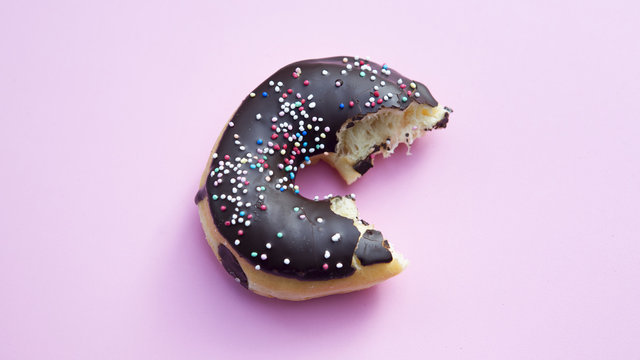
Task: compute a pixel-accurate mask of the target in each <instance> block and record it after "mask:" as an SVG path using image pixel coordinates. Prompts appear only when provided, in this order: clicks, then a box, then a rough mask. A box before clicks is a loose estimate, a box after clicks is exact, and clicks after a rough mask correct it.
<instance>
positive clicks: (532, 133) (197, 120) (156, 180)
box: [0, 1, 640, 359]
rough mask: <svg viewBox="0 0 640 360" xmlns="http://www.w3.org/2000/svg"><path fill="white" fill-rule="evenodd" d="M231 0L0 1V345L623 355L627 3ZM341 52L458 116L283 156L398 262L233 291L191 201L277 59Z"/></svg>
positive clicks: (628, 252) (634, 90) (636, 335)
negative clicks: (362, 158)
mask: <svg viewBox="0 0 640 360" xmlns="http://www.w3.org/2000/svg"><path fill="white" fill-rule="evenodd" d="M238 3H240V2H238ZM242 3H243V4H242V5H232V4H231V3H230V2H228V3H225V4H216V2H214V1H175V2H171V1H137V2H131V1H96V2H94V3H93V4H89V3H88V2H86V1H51V2H49V4H46V3H45V2H42V3H39V4H38V3H36V2H31V1H14V2H9V1H3V2H2V3H0V49H2V55H1V56H0V121H1V124H2V129H1V130H0V164H1V169H2V175H1V177H0V184H1V186H2V192H1V194H2V195H0V198H1V199H0V225H1V226H0V241H1V242H0V291H1V292H0V294H1V295H0V358H2V359H27V358H40V359H102V358H104V359H114V358H128V359H163V358H167V359H170V358H186V359H196V358H202V359H233V358H238V359H248V358H250V357H251V356H259V357H264V358H272V359H288V358H297V359H328V358H345V357H346V356H357V358H374V359H375V358H390V357H389V355H396V357H395V358H401V359H408V358H418V357H420V358H426V359H640V344H639V343H638V340H639V339H640V306H639V305H638V304H640V236H639V235H640V231H639V229H638V223H639V221H638V220H639V216H638V215H639V214H640V186H639V184H640V166H639V160H638V159H639V156H640V146H639V145H638V134H639V131H640V125H639V123H640V120H639V119H638V114H639V113H640V105H639V104H640V96H639V95H640V85H639V84H640V81H639V80H640V71H639V68H640V66H639V64H640V50H639V48H638V35H639V33H640V29H639V28H638V26H637V25H636V24H637V21H638V12H639V11H640V8H638V6H637V5H635V4H634V3H633V2H631V1H626V2H623V1H606V2H604V1H600V2H597V1H564V2H556V1H516V2H511V1H502V2H487V1H470V2H466V3H457V4H454V3H452V2H449V1H441V2H433V3H429V4H427V2H421V3H419V4H413V5H412V4H411V3H409V2H397V3H396V4H397V5H394V3H393V2H391V1H387V2H373V1H365V2H356V3H352V4H351V3H348V2H346V1H337V2H320V3H321V5H313V6H312V5H306V4H304V3H303V2H294V3H286V2H277V3H274V4H273V5H268V4H267V3H268V2H267V1H261V2H256V3H254V4H252V5H248V4H247V3H246V2H242ZM348 54H350V55H361V56H367V55H368V56H371V59H372V60H375V61H379V62H383V61H384V62H387V63H389V64H390V65H391V66H392V67H394V68H396V69H398V70H399V71H400V72H402V73H405V74H407V75H409V76H411V77H414V78H416V79H419V80H422V81H423V82H425V83H426V84H427V85H428V86H429V87H430V88H431V90H432V92H433V94H434V95H435V97H436V98H437V99H438V100H439V101H440V102H442V103H444V104H447V105H449V106H451V107H452V108H453V109H454V110H455V113H454V114H453V116H452V121H451V122H450V126H449V127H448V128H447V129H446V130H442V131H437V132H433V133H430V134H428V136H427V137H425V138H423V139H421V140H420V141H418V142H417V143H416V145H415V146H414V147H413V148H412V153H413V155H412V156H409V157H407V156H405V155H404V149H401V151H399V153H398V154H397V155H396V156H394V157H392V158H390V159H387V160H384V161H379V162H377V163H376V167H375V168H374V169H373V170H372V171H371V172H370V173H368V174H367V175H366V176H365V177H364V178H363V179H361V181H359V182H358V183H356V184H354V186H351V187H347V186H345V185H343V184H342V183H341V182H340V181H339V179H338V178H337V175H336V174H335V173H334V172H333V171H332V170H330V169H329V168H328V167H327V166H324V165H319V166H317V167H315V168H313V169H308V170H307V171H306V172H305V173H304V174H302V175H301V180H300V184H302V188H303V193H304V194H306V195H308V196H313V195H316V194H318V195H324V194H327V193H329V192H332V193H334V194H345V193H350V192H355V193H357V194H358V204H359V208H360V211H361V213H362V214H363V216H364V218H365V219H367V220H369V221H370V222H372V223H374V224H375V225H376V226H377V227H378V228H379V229H381V230H382V231H383V233H384V234H385V235H386V236H387V237H388V238H389V239H390V240H391V241H392V242H393V243H394V244H395V246H396V248H398V249H399V250H401V251H402V252H403V253H405V254H407V256H408V257H409V258H410V259H411V260H412V262H411V264H410V267H409V268H408V269H407V270H406V272H404V273H403V274H401V275H400V276H398V277H397V278H394V279H392V280H390V281H388V282H386V283H384V284H381V285H379V286H376V287H375V288H372V289H370V290H367V291H362V292H359V293H355V294H349V295H341V296H333V297H329V298H323V299H319V300H313V301H309V302H304V303H290V302H283V301H278V300H273V299H266V298H262V297H259V296H256V295H253V294H250V293H248V292H246V291H245V290H243V289H242V288H241V287H239V286H237V285H236V284H235V283H234V282H233V281H232V280H231V279H230V278H229V276H228V275H227V274H226V273H225V272H224V271H223V269H222V267H221V266H220V265H219V263H218V262H217V261H216V260H215V258H214V256H213V254H212V252H211V251H210V250H209V248H208V246H207V244H206V242H205V240H204V235H203V232H202V230H201V228H200V224H199V221H198V216H197V211H196V207H195V205H194V204H193V196H194V194H195V192H196V190H197V188H198V181H199V178H200V174H201V172H202V170H203V167H204V165H205V162H206V159H207V156H208V153H209V150H210V147H211V146H212V145H213V143H214V141H215V139H216V137H217V135H218V133H219V131H220V130H221V129H222V127H223V125H224V123H225V122H226V120H227V119H228V117H229V116H230V115H231V114H232V112H233V111H234V110H235V108H236V106H237V105H238V104H239V103H240V101H241V100H242V99H243V97H244V96H246V94H247V93H248V92H249V91H250V90H251V89H252V88H253V86H255V85H256V84H257V83H258V82H260V81H262V80H263V79H264V78H265V77H266V76H268V75H269V74H271V73H272V72H273V71H275V70H276V69H278V68H279V67H280V66H281V65H284V64H286V63H289V62H292V61H295V60H300V59H304V58H311V57H321V56H332V55H348ZM319 176H323V177H325V179H326V180H323V182H322V183H320V182H316V183H313V181H312V179H313V178H314V177H319ZM381 194H383V195H384V196H385V200H384V201H382V200H381V198H380V195H381Z"/></svg>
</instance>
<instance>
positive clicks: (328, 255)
mask: <svg viewBox="0 0 640 360" xmlns="http://www.w3.org/2000/svg"><path fill="white" fill-rule="evenodd" d="M330 257H331V253H330V252H329V250H325V251H324V258H325V259H328V258H330Z"/></svg>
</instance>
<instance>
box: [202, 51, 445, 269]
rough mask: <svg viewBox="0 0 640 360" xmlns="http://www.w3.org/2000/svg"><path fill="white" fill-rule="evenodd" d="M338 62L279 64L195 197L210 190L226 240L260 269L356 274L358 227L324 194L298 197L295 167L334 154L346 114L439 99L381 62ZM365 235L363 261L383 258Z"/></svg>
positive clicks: (242, 112)
mask: <svg viewBox="0 0 640 360" xmlns="http://www.w3.org/2000/svg"><path fill="white" fill-rule="evenodd" d="M344 59H346V60H347V62H344V61H343V57H333V58H325V59H313V60H306V61H301V62H297V63H293V64H290V65H287V66H285V67H283V68H282V69H280V70H278V71H277V72H276V73H274V74H273V75H271V76H270V77H269V78H268V79H266V80H265V81H264V82H263V83H261V84H260V85H259V86H258V87H257V88H255V90H253V93H252V94H251V95H249V96H247V98H245V99H244V101H243V102H242V104H241V105H240V107H239V108H238V110H237V111H236V113H235V114H234V115H233V117H232V119H231V120H230V122H229V124H228V126H227V128H226V129H225V130H224V133H223V135H222V136H221V137H220V141H219V145H218V147H217V149H215V154H214V159H213V161H212V165H211V168H210V170H211V174H210V175H211V176H210V177H208V179H207V181H206V189H204V190H206V192H205V191H201V192H199V193H198V194H202V195H206V196H208V197H209V206H210V210H211V213H212V215H213V220H214V224H215V226H216V227H217V229H218V231H219V232H220V233H221V234H222V235H223V236H224V238H225V239H227V242H228V243H229V246H232V247H233V248H234V249H235V251H236V252H237V253H238V254H239V255H240V256H242V257H243V258H245V259H246V260H247V261H248V262H249V263H251V264H252V265H254V266H256V269H259V270H262V271H266V272H269V273H272V274H276V275H282V276H287V277H294V278H297V279H301V280H327V279H333V278H341V277H345V276H348V275H350V274H352V273H353V272H354V271H355V269H354V268H353V267H352V266H351V262H352V256H353V254H354V251H355V250H356V246H357V245H358V240H359V237H360V233H359V231H358V230H357V228H356V227H355V226H354V224H353V221H352V220H350V219H347V218H345V217H342V216H339V215H337V214H335V213H334V212H333V211H331V209H330V200H328V199H327V200H322V201H313V200H310V199H306V198H304V197H302V196H301V195H299V194H298V193H297V191H296V189H295V188H294V187H293V186H294V184H295V176H296V174H297V171H298V170H299V169H300V168H302V167H303V166H304V164H305V163H308V162H309V158H310V157H312V156H314V155H318V154H322V153H323V152H325V151H329V152H332V151H335V147H336V142H337V137H336V133H337V132H338V130H339V129H340V128H341V126H342V125H343V124H344V123H345V121H347V120H348V119H352V121H357V120H359V119H362V118H363V117H364V116H365V115H366V114H369V113H374V112H377V111H378V110H379V109H380V108H382V107H385V108H398V109H405V108H407V107H408V106H409V105H410V104H411V103H413V102H417V103H419V104H428V105H430V106H437V105H438V103H437V102H436V100H435V99H434V98H433V97H432V96H431V93H430V92H429V90H428V89H427V88H426V86H425V85H423V84H421V83H419V82H417V81H412V80H410V79H409V78H407V77H404V76H402V75H400V74H399V73H397V72H396V71H394V70H391V69H389V68H388V67H387V66H386V65H384V66H381V65H379V64H376V63H373V62H370V61H364V60H363V59H362V60H361V59H357V58H353V57H349V58H348V59H347V58H344ZM411 84H413V85H411ZM414 86H415V88H414ZM374 87H377V88H374ZM409 91H410V92H409ZM252 95H253V96H252ZM385 96H386V97H385ZM370 98H373V100H374V101H373V104H372V103H370ZM378 99H381V100H378ZM378 101H380V102H378ZM296 102H297V103H296ZM275 129H277V130H275ZM296 143H297V144H296ZM285 147H286V149H285ZM281 152H282V153H281ZM307 157H309V158H307ZM260 169H262V172H260ZM270 171H272V173H271V175H270V176H269V174H270V173H269V172H270ZM283 186H284V189H283ZM281 190H284V191H281ZM197 200H198V196H196V201H197ZM247 224H249V225H248V226H247ZM371 236H373V235H371ZM376 236H377V235H376ZM363 239H365V240H364V242H362V240H361V243H362V244H363V245H361V246H358V248H359V249H361V250H360V251H359V254H360V255H359V257H362V258H361V262H362V263H363V264H365V265H366V264H370V263H376V262H381V261H387V259H388V256H390V252H389V251H388V250H387V249H386V248H385V247H384V246H383V245H382V243H381V242H380V241H378V237H375V239H376V240H375V241H374V240H371V238H366V237H363ZM376 241H377V242H376ZM222 248H223V247H222ZM222 248H221V249H222ZM384 250H386V252H385V251H384ZM224 251H227V252H228V250H226V248H225V250H223V252H224ZM387 255H388V256H387ZM234 259H235V258H234ZM229 261H230V260H229ZM389 261H390V260H389ZM236 263H237V262H236ZM225 268H227V271H229V268H228V267H227V265H225ZM229 272H231V271H229ZM233 274H235V275H234V276H236V277H238V273H237V272H236V271H235V270H234V273H233ZM239 278H240V277H239ZM241 281H242V278H241ZM245 281H246V279H245Z"/></svg>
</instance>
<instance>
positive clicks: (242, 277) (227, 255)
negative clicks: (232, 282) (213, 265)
mask: <svg viewBox="0 0 640 360" xmlns="http://www.w3.org/2000/svg"><path fill="white" fill-rule="evenodd" d="M218 255H219V256H220V262H221V263H222V266H224V269H225V270H227V272H228V273H229V275H231V276H232V277H233V278H235V279H236V281H237V282H239V283H240V284H241V285H242V286H244V287H246V288H249V282H248V281H247V275H246V274H245V273H244V271H242V267H241V266H240V263H239V262H238V259H236V257H235V256H233V253H232V252H231V251H230V250H229V249H227V247H226V246H224V245H219V246H218Z"/></svg>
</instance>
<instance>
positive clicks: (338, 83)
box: [336, 79, 342, 87]
mask: <svg viewBox="0 0 640 360" xmlns="http://www.w3.org/2000/svg"><path fill="white" fill-rule="evenodd" d="M340 86H342V80H340V79H338V80H336V87H340Z"/></svg>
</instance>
